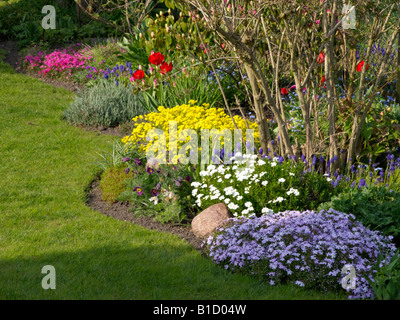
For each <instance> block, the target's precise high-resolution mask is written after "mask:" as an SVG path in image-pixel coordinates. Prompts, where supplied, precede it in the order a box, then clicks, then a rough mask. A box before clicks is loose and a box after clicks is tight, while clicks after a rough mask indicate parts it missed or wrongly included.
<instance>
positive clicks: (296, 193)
mask: <svg viewBox="0 0 400 320" xmlns="http://www.w3.org/2000/svg"><path fill="white" fill-rule="evenodd" d="M286 194H287V195H288V196H290V195H291V194H294V195H295V196H296V197H297V196H298V195H300V192H299V190H297V189H294V188H290V189H289V191H287V192H286Z"/></svg>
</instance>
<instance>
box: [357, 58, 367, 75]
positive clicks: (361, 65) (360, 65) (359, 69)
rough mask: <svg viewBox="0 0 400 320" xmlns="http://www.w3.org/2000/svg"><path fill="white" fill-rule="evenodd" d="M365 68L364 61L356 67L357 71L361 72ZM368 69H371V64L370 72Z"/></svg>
mask: <svg viewBox="0 0 400 320" xmlns="http://www.w3.org/2000/svg"><path fill="white" fill-rule="evenodd" d="M363 66H364V60H361V62H360V63H359V64H358V65H357V67H356V69H357V71H358V72H361V71H362V69H363ZM368 69H369V63H367V69H366V70H368Z"/></svg>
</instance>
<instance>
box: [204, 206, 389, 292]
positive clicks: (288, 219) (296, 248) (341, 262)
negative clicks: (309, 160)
mask: <svg viewBox="0 0 400 320" xmlns="http://www.w3.org/2000/svg"><path fill="white" fill-rule="evenodd" d="M232 222H233V225H232V224H231V225H230V226H229V225H227V226H226V227H225V228H224V229H219V231H218V232H217V233H216V234H215V235H214V236H211V237H209V238H208V240H207V251H208V253H209V256H210V257H211V258H212V259H213V261H214V262H216V263H218V264H220V265H221V266H224V267H225V268H226V269H229V270H233V271H240V272H244V273H250V274H253V275H257V276H261V277H263V278H265V279H266V280H267V281H269V283H270V284H271V285H274V284H283V283H292V284H295V285H298V286H301V287H304V288H306V289H316V290H321V291H325V292H326V291H341V290H343V289H342V288H341V284H342V280H343V276H342V271H343V268H344V266H346V265H352V266H353V267H354V269H355V272H356V277H355V278H354V279H353V281H355V289H352V288H347V289H346V290H347V291H348V294H349V296H348V297H349V298H350V299H357V298H361V299H363V298H373V297H374V294H373V291H372V288H371V286H370V285H369V283H368V281H367V279H372V276H373V273H374V272H376V271H373V267H374V265H375V264H376V262H377V259H378V254H379V252H380V251H381V250H382V251H385V252H388V256H387V257H388V259H390V258H391V257H392V256H393V255H394V253H395V246H394V245H393V244H392V243H390V237H385V236H383V235H381V234H380V233H379V232H378V231H371V230H369V229H367V228H366V227H364V226H363V225H362V224H361V223H360V222H358V221H356V220H355V218H354V216H353V215H347V214H345V213H341V212H338V211H335V210H329V211H320V212H314V211H305V212H300V211H285V212H281V213H277V214H267V215H263V216H261V217H259V218H257V217H252V218H239V219H238V218H234V219H233V220H232ZM345 280H346V279H345Z"/></svg>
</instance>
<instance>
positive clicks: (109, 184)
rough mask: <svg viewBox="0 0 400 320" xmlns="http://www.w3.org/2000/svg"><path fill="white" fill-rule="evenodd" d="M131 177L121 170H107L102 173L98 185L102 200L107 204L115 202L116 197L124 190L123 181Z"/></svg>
mask: <svg viewBox="0 0 400 320" xmlns="http://www.w3.org/2000/svg"><path fill="white" fill-rule="evenodd" d="M131 176H132V175H131V174H126V173H125V172H124V169H121V168H109V169H107V170H106V171H104V172H103V173H102V175H101V180H100V184H99V188H100V189H101V191H102V200H103V201H107V202H108V203H113V202H116V201H117V197H118V196H119V195H120V194H121V193H122V192H123V191H124V190H125V185H124V181H125V180H126V179H128V178H129V177H131Z"/></svg>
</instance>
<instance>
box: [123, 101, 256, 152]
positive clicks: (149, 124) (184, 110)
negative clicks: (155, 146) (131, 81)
mask: <svg viewBox="0 0 400 320" xmlns="http://www.w3.org/2000/svg"><path fill="white" fill-rule="evenodd" d="M196 102H197V101H194V100H190V101H189V102H188V104H183V105H181V106H175V107H173V108H165V107H163V106H160V107H159V108H158V111H159V112H152V113H149V114H147V115H140V116H138V117H135V118H133V121H134V122H135V126H134V129H133V131H132V134H131V135H130V136H126V137H124V138H123V139H122V142H123V143H124V144H125V146H126V147H128V148H129V146H131V145H138V144H139V149H140V150H141V151H143V152H145V151H147V150H148V149H149V148H150V146H151V145H152V143H153V141H147V140H146V137H147V133H148V132H149V131H150V130H151V129H161V130H163V132H164V134H165V136H166V143H167V149H168V148H169V124H170V121H176V122H177V134H178V136H179V133H180V132H181V131H182V130H184V129H193V130H195V131H196V133H197V134H198V136H199V140H200V134H201V130H202V129H209V130H212V129H217V130H222V129H229V130H231V131H232V134H233V130H234V129H235V126H234V124H233V122H232V119H231V118H230V116H229V115H227V114H226V113H225V112H224V111H223V110H222V109H217V108H209V104H207V103H204V104H203V105H202V106H199V105H196ZM234 120H235V123H236V125H237V127H238V129H241V130H242V138H243V139H244V140H245V138H246V129H247V126H246V121H245V120H244V119H243V118H241V117H239V116H234ZM247 124H248V126H249V129H253V130H254V142H255V144H256V145H257V144H258V141H259V133H258V126H257V124H256V123H254V122H251V121H247ZM220 139H222V137H221V138H220ZM184 143H185V142H183V141H178V147H180V146H181V145H183V144H184ZM221 145H223V141H222V142H221ZM199 150H200V148H199Z"/></svg>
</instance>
